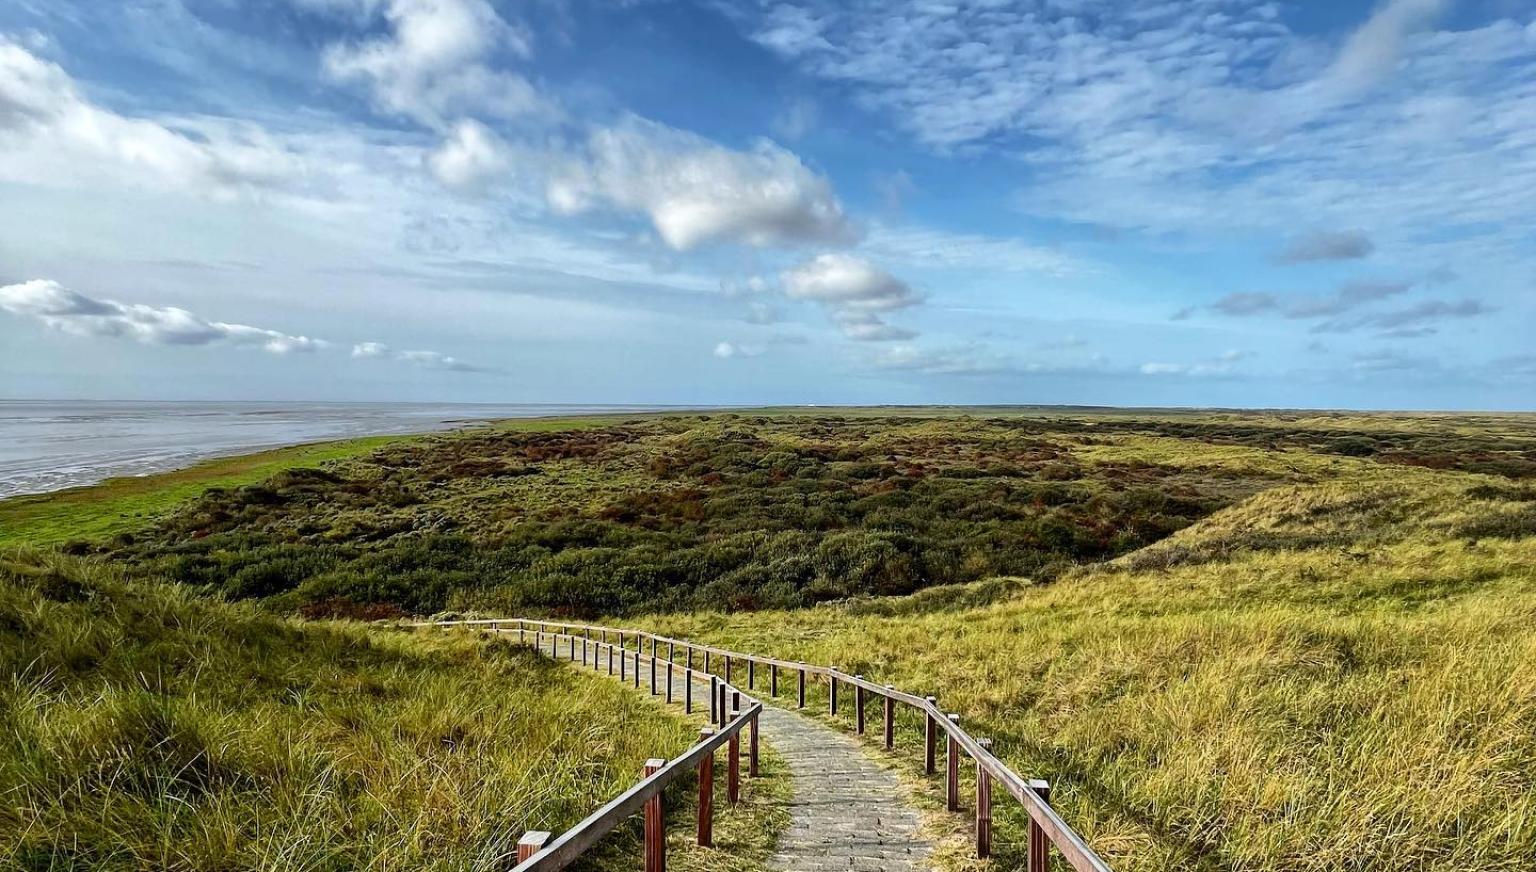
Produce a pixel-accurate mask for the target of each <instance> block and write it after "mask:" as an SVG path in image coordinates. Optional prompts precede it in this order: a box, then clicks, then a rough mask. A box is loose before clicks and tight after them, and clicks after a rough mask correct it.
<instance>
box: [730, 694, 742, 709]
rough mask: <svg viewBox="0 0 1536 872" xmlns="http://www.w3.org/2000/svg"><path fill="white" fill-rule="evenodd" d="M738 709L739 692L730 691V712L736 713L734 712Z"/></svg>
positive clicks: (739, 703) (739, 704)
mask: <svg viewBox="0 0 1536 872" xmlns="http://www.w3.org/2000/svg"><path fill="white" fill-rule="evenodd" d="M740 708H741V691H739V690H732V691H731V711H736V710H738V709H740Z"/></svg>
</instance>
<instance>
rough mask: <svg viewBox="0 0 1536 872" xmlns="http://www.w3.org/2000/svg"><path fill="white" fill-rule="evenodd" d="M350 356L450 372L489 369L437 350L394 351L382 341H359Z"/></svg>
mask: <svg viewBox="0 0 1536 872" xmlns="http://www.w3.org/2000/svg"><path fill="white" fill-rule="evenodd" d="M352 356H353V357H356V358H363V359H374V360H398V361H401V362H403V363H409V364H414V365H416V366H420V367H423V368H425V369H442V370H448V371H450V372H490V371H491V370H488V369H486V368H485V367H480V366H475V365H473V364H470V363H466V362H464V361H462V360H459V359H458V358H456V357H453V356H451V355H447V354H443V353H442V352H439V351H395V350H394V349H392V348H390V347H389V346H388V345H385V344H384V343H382V342H359V343H357V344H356V345H354V346H352Z"/></svg>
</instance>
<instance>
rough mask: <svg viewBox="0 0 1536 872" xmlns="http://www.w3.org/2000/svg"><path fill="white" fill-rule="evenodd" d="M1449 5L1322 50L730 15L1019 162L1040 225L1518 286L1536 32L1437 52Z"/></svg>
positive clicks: (1132, 19)
mask: <svg viewBox="0 0 1536 872" xmlns="http://www.w3.org/2000/svg"><path fill="white" fill-rule="evenodd" d="M1448 5H1449V4H1448V3H1447V2H1445V0H1389V2H1386V3H1383V4H1382V5H1380V6H1379V7H1378V8H1377V9H1376V11H1375V12H1374V13H1373V14H1372V15H1370V16H1369V17H1368V18H1366V20H1363V21H1361V23H1360V26H1359V27H1357V28H1356V30H1355V31H1354V33H1353V34H1352V35H1350V36H1347V37H1343V38H1337V37H1336V38H1332V39H1327V38H1324V37H1319V36H1313V35H1305V34H1300V33H1297V32H1294V31H1292V30H1291V29H1290V27H1289V26H1288V25H1287V23H1286V20H1285V18H1284V15H1285V14H1286V7H1283V6H1281V5H1278V4H1275V3H1272V2H1268V0H1189V2H1184V3H1157V4H1140V5H1133V6H1126V5H1125V4H1117V3H1111V2H1108V0H1073V2H1071V3H1047V4H994V3H977V4H935V3H929V2H925V0H906V2H893V3H888V4H882V5H880V6H879V7H878V9H876V8H873V7H870V6H868V5H866V4H852V3H839V2H835V0H800V2H798V3H796V4H795V5H794V6H791V5H789V4H788V3H776V4H773V5H772V6H767V5H764V6H759V7H751V6H732V7H729V10H728V11H729V14H731V15H732V16H733V17H735V18H736V20H738V21H739V22H740V23H741V25H742V28H743V30H744V31H745V32H747V33H748V34H749V35H752V36H753V37H754V38H756V39H757V40H758V41H759V42H761V43H762V44H764V45H766V46H768V47H769V48H771V49H772V50H774V51H775V52H778V53H779V54H780V55H782V56H783V57H785V58H786V59H788V60H790V61H792V62H793V63H795V64H797V65H798V66H799V67H801V68H802V69H803V70H805V71H807V72H809V73H811V74H813V75H817V76H820V77H822V78H824V79H829V80H833V81H835V82H837V83H838V84H839V86H841V87H844V88H846V89H847V90H848V91H849V93H850V94H851V95H852V96H853V98H854V99H855V100H857V101H858V102H860V103H861V104H863V105H864V106H865V107H866V108H867V109H870V110H872V111H875V112H877V113H880V114H881V115H883V116H884V117H886V118H889V119H890V120H891V121H892V122H893V123H894V124H895V125H897V126H898V127H900V128H902V129H904V130H905V131H907V132H909V133H910V134H911V135H912V136H913V137H914V138H916V139H917V140H918V141H919V142H920V143H923V144H925V145H927V146H929V147H930V148H932V149H933V150H936V151H939V152H952V151H975V152H983V151H984V152H988V153H992V154H999V155H1003V156H1007V157H1012V158H1014V159H1016V160H1018V161H1019V162H1020V164H1021V168H1020V169H1021V171H1020V173H1019V178H1020V179H1021V181H1020V182H1019V183H1018V184H1019V190H1018V192H1017V195H1016V202H1017V205H1018V208H1020V209H1021V210H1022V211H1025V212H1028V213H1030V214H1035V215H1041V216H1045V217H1048V218H1051V219H1057V220H1065V221H1071V222H1080V223H1084V224H1088V225H1090V226H1106V227H1112V228H1129V229H1137V230H1142V229H1145V230H1148V231H1151V232H1153V233H1158V234H1163V233H1181V234H1190V235H1193V236H1194V237H1195V238H1204V237H1209V236H1211V235H1219V236H1221V237H1223V238H1230V237H1231V235H1232V234H1234V233H1254V234H1264V235H1271V236H1273V235H1274V234H1276V233H1287V234H1288V233H1291V232H1294V230H1295V228H1298V227H1309V226H1318V225H1324V226H1336V227H1368V228H1371V233H1372V236H1373V237H1374V241H1375V243H1376V244H1377V246H1378V247H1379V248H1380V249H1381V250H1382V251H1383V252H1384V253H1386V254H1388V255H1391V256H1393V257H1394V258H1398V259H1399V260H1398V262H1400V263H1401V262H1406V259H1409V258H1411V259H1412V263H1413V265H1414V266H1415V267H1416V268H1417V267H1420V266H1424V267H1426V268H1427V267H1430V266H1434V265H1436V264H1433V263H1428V264H1426V263H1424V261H1428V260H1430V259H1431V258H1435V259H1437V260H1439V261H1440V262H1446V261H1448V260H1451V259H1452V257H1454V256H1459V257H1460V258H1462V259H1463V260H1462V262H1472V263H1477V264H1487V263H1490V262H1494V261H1497V262H1499V263H1500V264H1501V265H1509V266H1512V269H1510V270H1509V272H1510V274H1519V272H1520V270H1521V269H1524V271H1525V272H1526V273H1527V274H1528V273H1529V272H1530V270H1531V269H1532V268H1533V267H1536V257H1533V255H1532V253H1531V249H1530V246H1529V245H1528V240H1527V239H1525V237H1524V235H1523V234H1522V233H1520V232H1519V231H1518V230H1514V229H1513V228H1516V227H1523V226H1525V225H1526V224H1528V223H1529V214H1530V206H1529V204H1530V203H1531V202H1533V201H1536V137H1532V136H1531V135H1530V131H1531V129H1532V125H1531V123H1530V119H1531V114H1532V111H1533V110H1532V105H1533V101H1536V94H1533V93H1532V91H1531V88H1530V83H1531V82H1532V81H1536V40H1532V39H1531V38H1530V36H1529V32H1530V31H1529V28H1530V27H1531V26H1533V25H1531V24H1530V23H1529V21H1528V16H1525V15H1521V14H1519V13H1513V11H1512V10H1513V9H1514V7H1513V6H1506V7H1505V8H1506V9H1508V10H1510V11H1508V12H1506V13H1505V15H1506V16H1507V17H1506V18H1504V19H1503V20H1493V21H1488V22H1487V23H1484V24H1480V25H1475V26H1474V25H1469V24H1458V25H1457V27H1458V29H1454V30H1453V29H1449V28H1447V29H1442V30H1432V29H1431V28H1433V27H1434V26H1435V23H1436V18H1437V16H1438V15H1439V13H1440V12H1441V11H1443V9H1444V8H1446V7H1447V6H1448ZM1479 14H1481V15H1489V14H1496V12H1495V11H1494V7H1492V6H1488V5H1486V4H1485V7H1484V8H1483V9H1481V10H1479ZM1026 179H1027V181H1023V180H1026ZM1403 179H1412V180H1413V184H1411V185H1405V184H1403V183H1402V180H1403ZM1447 227H1454V228H1455V233H1454V234H1453V238H1452V239H1450V240H1447V239H1445V238H1444V234H1442V233H1441V232H1440V231H1441V230H1443V229H1444V228H1447ZM1508 292H1509V293H1511V294H1513V293H1518V292H1519V289H1510V290H1509V291H1508Z"/></svg>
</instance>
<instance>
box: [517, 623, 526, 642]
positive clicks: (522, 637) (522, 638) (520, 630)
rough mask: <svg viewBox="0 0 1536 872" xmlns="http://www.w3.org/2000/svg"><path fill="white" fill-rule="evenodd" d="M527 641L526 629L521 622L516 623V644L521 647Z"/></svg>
mask: <svg viewBox="0 0 1536 872" xmlns="http://www.w3.org/2000/svg"><path fill="white" fill-rule="evenodd" d="M527 641H528V628H527V627H525V626H523V622H522V621H518V622H517V644H519V645H522V644H524V643H526V642H527Z"/></svg>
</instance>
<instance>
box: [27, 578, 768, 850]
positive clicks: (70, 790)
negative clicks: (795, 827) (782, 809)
mask: <svg viewBox="0 0 1536 872" xmlns="http://www.w3.org/2000/svg"><path fill="white" fill-rule="evenodd" d="M0 675H3V682H0V798H3V799H0V868H6V869H23V870H31V869H39V870H41V869H86V868H89V869H97V870H110V869H122V870H129V869H135V870H138V869H175V870H238V869H263V870H331V869H377V870H385V869H411V870H418V869H442V870H449V869H454V870H458V869H490V868H500V867H501V866H504V865H505V864H506V863H505V861H506V858H507V856H508V854H509V853H510V852H511V851H512V850H513V846H514V845H515V843H516V841H517V839H518V838H519V837H520V836H521V835H522V834H523V832H525V831H526V830H531V829H546V830H554V831H557V832H558V831H560V830H563V829H564V828H566V827H568V826H570V825H571V824H573V823H574V822H576V821H577V820H579V819H580V818H582V817H584V816H585V815H586V814H587V813H589V812H590V811H592V810H593V809H595V808H596V807H598V806H599V805H601V804H602V803H603V802H606V801H607V800H608V799H610V798H612V797H613V796H615V795H617V793H619V792H620V791H621V790H623V789H625V788H627V787H628V786H629V785H631V784H632V783H633V782H634V781H635V780H637V779H638V777H639V776H640V768H641V764H642V762H643V761H644V760H645V759H646V758H649V757H653V756H663V757H668V756H673V755H675V754H677V753H678V752H680V751H681V750H682V749H683V748H685V747H686V746H687V745H688V744H689V743H690V740H691V738H692V737H693V736H694V735H696V727H694V726H690V725H688V724H687V723H685V722H684V721H683V720H682V719H681V718H679V717H677V716H676V715H675V714H672V713H669V712H667V711H666V710H665V709H663V708H662V707H660V706H658V705H656V704H655V703H653V702H651V701H650V700H649V699H647V698H646V697H643V696H641V695H639V694H636V693H634V692H633V690H631V689H627V688H625V687H623V686H622V685H620V684H619V683H618V682H616V681H612V680H610V679H608V678H607V677H606V676H595V675H590V674H587V675H584V674H582V673H581V672H580V671H579V670H576V669H573V668H571V667H569V666H567V665H563V664H560V663H556V662H553V661H550V660H548V659H546V658H543V657H540V656H539V655H537V654H535V653H533V652H531V651H530V650H529V649H526V648H522V647H519V646H516V645H513V644H511V643H509V642H505V641H488V640H486V639H485V638H482V637H470V636H458V635H456V636H450V635H446V634H437V633H416V634H406V633H401V632H394V631H379V630H373V631H369V630H367V629H365V628H363V627H361V626H356V625H344V624H320V623H302V622H298V621H290V620H282V619H278V618H274V617H271V616H267V615H264V614H261V613H259V612H257V611H256V610H254V609H251V608H243V607H238V606H230V605H227V604H223V603H218V602H211V601H207V600H201V599H198V598H195V597H193V596H192V595H191V594H190V593H188V592H187V591H186V590H185V589H184V588H176V587H170V586H154V585H144V584H131V585H130V584H124V583H122V582H120V581H118V580H117V579H116V578H115V577H114V576H113V575H111V574H110V573H108V572H106V571H105V570H103V569H101V568H100V567H96V566H92V565H90V564H85V563H81V562H78V561H74V560H70V559H68V558H63V557H60V556H57V555H41V554H12V555H10V556H6V557H3V558H0ZM767 789H768V791H769V793H771V792H772V789H773V788H767ZM777 813H778V812H776V811H774V810H772V809H768V808H761V807H743V810H742V811H741V812H739V813H736V814H731V815H725V816H723V818H722V821H721V824H720V829H719V830H718V832H720V833H721V842H722V846H723V847H725V848H727V849H736V850H737V851H739V852H740V856H739V857H726V856H724V855H725V854H727V853H728V851H720V852H699V853H698V854H697V855H695V856H687V855H684V856H681V857H679V859H680V860H681V861H682V864H681V865H680V867H679V868H685V869H686V868H696V869H703V868H709V869H721V868H730V869H750V868H756V867H757V866H756V864H757V863H758V862H759V861H760V860H761V858H762V857H763V856H764V855H765V854H766V852H767V851H768V849H769V848H771V846H772V840H773V833H774V830H775V826H776V824H775V823H774V818H773V816H774V815H775V814H777ZM679 826H681V824H679ZM633 848H634V839H633V833H632V832H628V831H626V832H625V833H621V834H619V835H618V837H617V838H615V839H614V840H612V843H611V845H610V846H609V850H608V851H607V852H606V853H604V854H602V855H599V856H598V857H597V858H596V860H595V861H594V863H592V864H590V865H592V866H594V867H596V868H627V867H628V866H632V865H633V863H634V862H635V861H636V857H637V854H636V852H635V851H634V850H633Z"/></svg>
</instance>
